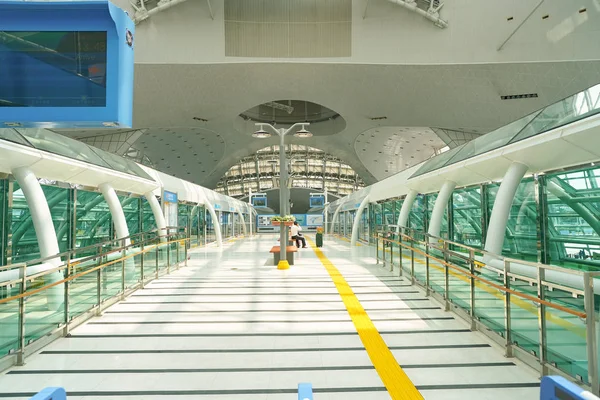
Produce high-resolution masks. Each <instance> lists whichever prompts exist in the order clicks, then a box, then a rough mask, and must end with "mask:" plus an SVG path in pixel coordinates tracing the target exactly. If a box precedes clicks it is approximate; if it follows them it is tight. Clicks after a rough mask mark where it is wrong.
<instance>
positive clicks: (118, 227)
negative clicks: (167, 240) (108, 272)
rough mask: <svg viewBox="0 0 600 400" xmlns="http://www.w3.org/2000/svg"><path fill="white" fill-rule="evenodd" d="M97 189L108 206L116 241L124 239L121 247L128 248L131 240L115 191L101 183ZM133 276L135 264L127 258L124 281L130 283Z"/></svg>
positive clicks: (108, 185) (106, 184) (131, 259)
mask: <svg viewBox="0 0 600 400" xmlns="http://www.w3.org/2000/svg"><path fill="white" fill-rule="evenodd" d="M98 188H99V189H100V191H101V192H102V196H104V200H106V204H108V209H109V210H110V216H111V217H112V220H113V225H114V227H115V233H116V234H117V239H124V240H123V241H122V242H123V243H121V244H122V245H123V246H129V245H130V244H131V239H129V227H127V220H126V219H125V213H124V212H123V207H122V206H121V202H120V201H119V197H118V196H117V193H116V192H115V189H113V187H112V186H110V184H108V183H103V184H101V185H100V186H98ZM125 238H127V239H125ZM134 276H135V262H134V259H133V258H128V259H126V260H125V280H126V281H130V280H132V279H134Z"/></svg>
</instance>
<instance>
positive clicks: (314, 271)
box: [0, 235, 539, 400]
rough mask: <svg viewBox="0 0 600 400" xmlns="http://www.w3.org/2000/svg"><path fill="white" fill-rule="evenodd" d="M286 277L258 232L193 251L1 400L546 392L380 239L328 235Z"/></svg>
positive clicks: (4, 382) (15, 380)
mask: <svg viewBox="0 0 600 400" xmlns="http://www.w3.org/2000/svg"><path fill="white" fill-rule="evenodd" d="M311 239H312V238H309V245H310V246H309V247H310V248H307V249H300V251H299V252H298V253H296V265H294V266H292V268H291V269H289V270H285V271H280V270H277V269H276V268H275V267H274V266H273V265H272V255H271V254H269V249H270V248H271V247H272V246H273V245H274V244H275V243H276V240H277V239H276V237H275V236H274V235H257V236H253V237H250V238H246V239H239V240H235V241H232V242H229V243H226V244H224V246H223V247H221V248H219V247H212V246H208V247H204V248H199V249H195V250H192V251H190V260H189V262H188V266H187V267H184V268H181V269H179V270H177V271H175V272H173V273H171V274H170V275H166V276H163V277H161V278H160V279H157V280H155V281H152V282H151V283H149V284H148V285H147V286H146V287H145V288H144V289H140V290H138V291H136V292H135V293H134V294H133V295H131V296H130V297H128V298H126V299H125V300H124V301H121V302H119V303H118V304H116V305H114V306H112V307H111V308H109V309H107V310H106V311H105V312H104V313H103V315H102V316H100V317H97V318H93V319H91V320H90V321H88V322H87V323H86V324H84V325H82V326H80V327H78V328H76V329H74V330H73V331H72V333H71V336H70V337H68V338H63V339H59V340H57V341H55V342H53V343H52V344H51V345H49V346H47V347H45V348H43V349H42V350H41V351H40V352H39V353H38V354H36V355H33V356H30V357H29V358H28V359H27V364H26V365H25V366H23V367H14V368H12V369H10V370H8V371H7V372H5V373H4V374H3V375H0V398H7V399H13V400H14V399H28V398H29V397H30V396H31V395H33V394H34V393H36V392H37V391H39V390H41V389H43V388H44V387H48V386H62V387H65V388H66V390H67V392H68V399H69V400H72V399H77V400H79V399H81V400H83V399H85V400H90V399H104V400H116V399H130V400H134V399H135V400H137V399H140V400H141V399H144V400H147V399H165V398H168V399H180V400H188V399H215V400H216V399H219V400H223V399H228V400H229V399H240V400H246V399H248V400H249V399H253V400H255V399H265V400H267V399H268V400H271V399H294V398H296V397H295V396H297V395H296V393H297V386H298V384H299V383H300V382H310V383H311V384H312V385H313V388H314V398H315V399H317V400H324V399H327V400H333V399H345V400H353V399H372V400H378V399H389V398H393V399H400V398H402V399H408V398H412V399H417V398H420V397H421V396H422V397H423V398H425V399H440V400H441V399H444V400H452V399H464V398H469V399H471V398H472V399H478V400H486V399H490V400H491V399H494V400H501V399H514V398H519V399H523V400H525V399H537V398H539V377H538V374H537V372H536V371H534V370H532V369H530V368H529V367H527V366H525V365H523V364H521V363H520V362H519V361H518V360H516V359H513V358H510V359H508V358H505V357H504V353H503V349H502V348H501V347H499V346H497V345H496V344H495V343H493V342H492V341H491V340H490V339H489V338H487V337H486V336H484V335H483V334H481V333H479V332H472V331H470V329H469V326H468V325H467V324H466V323H465V322H464V321H463V320H461V319H459V318H457V317H456V316H455V315H454V314H453V313H450V312H446V311H444V309H443V306H442V305H441V304H440V303H438V302H436V301H435V300H433V299H432V298H429V297H426V296H425V293H424V292H422V291H421V290H420V289H419V288H417V287H416V286H412V285H411V284H410V280H409V279H406V278H404V277H398V274H397V272H396V273H394V272H389V271H387V270H386V269H383V268H382V267H381V266H380V265H377V264H376V258H375V251H376V250H375V247H373V246H358V247H352V248H351V247H350V245H349V243H347V242H344V241H342V240H339V239H333V238H327V241H326V243H325V247H324V248H322V249H317V248H315V247H314V240H311Z"/></svg>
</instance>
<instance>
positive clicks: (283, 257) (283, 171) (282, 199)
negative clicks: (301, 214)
mask: <svg viewBox="0 0 600 400" xmlns="http://www.w3.org/2000/svg"><path fill="white" fill-rule="evenodd" d="M277 133H278V134H279V171H280V173H279V215H281V217H282V218H283V217H285V211H286V209H287V202H288V200H287V198H286V197H287V196H286V194H287V179H288V177H287V162H286V160H285V140H284V139H285V134H286V132H285V130H283V129H278V130H277ZM279 231H280V232H279V244H280V246H279V250H280V251H279V262H281V261H287V253H286V250H287V249H286V247H287V242H288V240H287V226H286V225H285V223H284V222H283V221H282V222H281V225H279Z"/></svg>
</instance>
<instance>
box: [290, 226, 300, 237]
mask: <svg viewBox="0 0 600 400" xmlns="http://www.w3.org/2000/svg"><path fill="white" fill-rule="evenodd" d="M301 230H302V227H301V226H300V225H292V226H291V227H290V233H291V234H292V236H298V232H300V231H301Z"/></svg>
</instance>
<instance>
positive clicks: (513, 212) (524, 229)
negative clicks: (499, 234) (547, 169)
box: [486, 178, 537, 261]
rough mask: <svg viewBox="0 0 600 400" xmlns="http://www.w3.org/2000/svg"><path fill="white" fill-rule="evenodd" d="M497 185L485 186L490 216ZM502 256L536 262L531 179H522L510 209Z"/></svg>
mask: <svg viewBox="0 0 600 400" xmlns="http://www.w3.org/2000/svg"><path fill="white" fill-rule="evenodd" d="M499 186H500V185H499V184H490V185H487V186H486V190H487V191H488V212H489V215H491V212H492V208H493V206H494V201H495V200H496V194H497V193H498V188H499ZM502 254H503V255H505V256H507V257H511V258H517V259H521V260H528V261H537V207H536V203H535V185H534V182H533V179H532V178H527V179H523V181H521V183H520V184H519V187H518V188H517V192H516V194H515V198H514V200H513V203H512V207H511V209H510V214H509V217H508V224H507V226H506V232H505V236H504V246H503V248H502Z"/></svg>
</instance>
